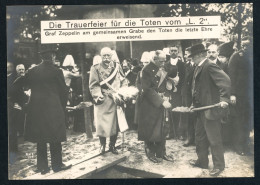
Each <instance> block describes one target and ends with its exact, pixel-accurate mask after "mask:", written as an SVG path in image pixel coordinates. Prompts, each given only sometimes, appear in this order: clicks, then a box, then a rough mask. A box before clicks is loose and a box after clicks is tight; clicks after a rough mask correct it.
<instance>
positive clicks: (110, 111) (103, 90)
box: [89, 62, 127, 146]
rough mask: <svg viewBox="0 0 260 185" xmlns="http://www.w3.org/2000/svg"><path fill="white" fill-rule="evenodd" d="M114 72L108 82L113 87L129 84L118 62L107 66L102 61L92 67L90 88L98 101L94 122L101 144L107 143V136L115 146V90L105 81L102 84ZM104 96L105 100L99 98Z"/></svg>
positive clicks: (117, 87) (95, 106) (116, 130)
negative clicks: (112, 95)
mask: <svg viewBox="0 0 260 185" xmlns="http://www.w3.org/2000/svg"><path fill="white" fill-rule="evenodd" d="M114 72H115V73H116V74H115V75H114V76H113V77H112V78H111V79H110V80H108V82H107V83H109V84H110V85H111V86H112V88H113V89H115V90H118V89H119V88H120V87H122V86H126V85H127V82H126V80H125V78H124V74H123V70H122V69H121V67H120V65H119V64H118V63H116V62H111V63H110V64H109V66H106V65H104V64H103V63H102V62H101V63H99V64H96V65H94V66H92V67H91V69H90V77H89V90H90V93H91V95H92V97H93V100H94V102H95V103H96V104H95V105H94V122H95V124H96V133H97V135H98V136H99V137H100V142H101V145H105V144H106V137H110V146H114V145H115V143H116V139H117V133H118V122H117V104H116V103H115V102H114V100H113V98H112V97H111V94H113V93H114V91H113V90H111V89H110V88H109V87H108V86H107V85H106V84H105V83H104V84H103V85H102V84H101V82H102V81H104V80H106V79H108V78H109V77H110V76H111V75H112V74H113V73H114ZM102 96H104V102H99V100H98V99H99V97H102Z"/></svg>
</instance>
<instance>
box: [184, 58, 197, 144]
mask: <svg viewBox="0 0 260 185" xmlns="http://www.w3.org/2000/svg"><path fill="white" fill-rule="evenodd" d="M194 69H195V64H193V65H192V64H191V63H190V62H187V63H185V78H184V81H183V85H182V89H181V96H182V105H183V106H184V107H190V106H191V104H192V93H191V84H192V78H193V73H194ZM195 122H196V115H195V114H190V113H182V114H181V117H180V129H181V131H182V132H183V135H184V133H187V140H188V142H189V143H194V140H195Z"/></svg>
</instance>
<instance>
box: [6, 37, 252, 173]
mask: <svg viewBox="0 0 260 185" xmlns="http://www.w3.org/2000/svg"><path fill="white" fill-rule="evenodd" d="M179 49H180V47H179V46H177V45H172V46H169V47H168V48H167V52H166V50H165V49H164V50H156V51H150V52H148V51H145V52H143V54H142V57H141V59H140V61H139V60H138V59H124V60H123V61H121V62H120V61H119V59H118V57H117V55H116V52H115V51H114V50H111V48H108V47H104V48H102V49H101V52H100V56H98V57H94V61H93V65H92V66H91V68H90V72H89V76H88V78H89V86H88V88H89V89H88V91H87V92H88V97H89V98H88V101H91V102H92V103H93V104H94V106H93V107H92V108H91V119H90V120H92V122H93V125H92V128H94V129H95V130H96V134H97V136H99V139H100V144H101V148H100V153H101V154H104V153H105V151H106V143H107V142H106V140H107V139H106V138H107V137H109V151H111V152H112V153H113V154H118V151H117V149H116V146H115V144H116V141H117V136H118V132H119V131H120V128H119V123H118V122H119V115H118V114H119V113H118V112H119V111H120V110H121V109H123V110H124V112H125V117H126V120H127V123H128V126H129V128H130V129H133V130H137V133H138V140H141V141H144V150H145V153H146V156H147V158H148V159H149V160H151V161H152V162H153V163H161V162H162V161H163V160H167V161H172V162H173V161H174V159H173V157H172V156H170V155H167V151H166V141H167V140H170V139H176V140H183V141H184V143H183V146H184V147H189V146H192V145H195V146H196V153H197V159H196V160H191V161H190V164H191V165H192V166H194V167H199V168H205V169H208V164H209V159H208V155H209V149H210V152H211V154H212V161H213V164H214V168H213V169H212V170H211V171H210V175H212V176H217V175H219V174H220V173H221V172H222V171H223V170H224V168H225V159H224V147H227V148H230V149H232V150H234V151H235V152H236V153H237V154H239V155H250V149H249V134H250V131H251V130H252V129H253V101H252V98H253V97H252V94H253V92H252V91H253V85H252V84H253V75H252V73H253V67H252V66H253V53H252V51H253V49H252V39H251V38H250V37H244V38H243V39H242V48H241V50H239V51H235V49H234V43H233V42H228V43H223V44H221V45H216V44H209V45H207V46H204V45H203V44H196V45H192V46H190V47H187V48H186V49H185V50H184V57H183V58H184V59H183V58H182V57H181V56H179V53H180V50H179ZM55 57H56V51H55V50H52V49H47V50H43V51H41V58H42V63H40V64H39V65H36V66H32V67H31V68H29V69H28V70H27V71H25V68H24V66H23V65H22V64H19V65H17V66H16V73H11V72H10V74H8V77H7V80H8V115H9V117H8V121H9V154H10V157H11V155H12V154H15V153H16V152H17V150H18V149H17V137H19V136H21V135H24V138H25V140H27V141H30V142H34V143H37V169H38V170H39V172H41V173H42V174H45V173H47V172H48V171H49V170H50V168H49V167H48V160H47V145H46V144H47V143H49V144H50V152H51V165H52V169H53V171H55V172H56V171H61V170H66V169H68V168H70V167H71V165H69V166H66V165H64V164H63V163H62V155H61V153H62V146H61V142H62V141H65V140H66V128H69V127H70V126H71V124H70V121H71V122H73V123H74V124H73V129H74V130H75V131H84V129H85V126H84V114H83V110H75V111H73V112H68V110H66V106H74V105H77V104H79V103H80V102H82V101H83V98H82V96H83V92H82V87H81V86H82V78H81V71H80V70H75V69H76V68H75V67H74V66H75V64H74V60H73V57H72V56H71V55H67V56H66V58H65V60H64V62H63V67H62V69H60V68H59V67H57V66H55V64H56V60H55ZM11 68H12V64H11V63H8V69H10V71H11ZM73 81H74V82H73ZM72 82H73V83H74V84H78V85H77V86H78V87H80V88H73V83H72ZM126 86H135V87H136V88H137V89H138V90H139V92H138V95H137V97H136V98H135V99H128V100H124V101H119V100H118V98H115V95H118V93H117V92H118V90H119V89H120V88H123V87H126ZM121 98H122V97H121ZM122 99H124V98H122ZM206 106H209V107H208V108H207V107H206ZM180 107H186V108H187V109H188V111H186V112H181V111H173V110H174V109H175V110H178V108H180ZM205 107H206V108H205ZM24 122H26V124H25V126H24ZM23 128H25V129H23ZM11 158H12V157H11Z"/></svg>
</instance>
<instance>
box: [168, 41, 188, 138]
mask: <svg viewBox="0 0 260 185" xmlns="http://www.w3.org/2000/svg"><path fill="white" fill-rule="evenodd" d="M169 53H170V58H169V60H167V61H166V64H165V69H166V71H167V73H168V78H171V79H172V80H171V81H172V84H169V83H168V85H167V90H168V91H169V93H170V94H171V97H170V102H171V104H172V107H173V108H175V107H179V106H181V104H182V97H181V89H182V85H183V81H184V77H185V67H184V62H183V61H182V59H181V58H180V57H179V56H178V54H179V46H177V45H174V46H170V47H169ZM168 82H170V81H168ZM179 122H180V113H179V112H172V113H171V115H170V130H169V135H168V136H167V139H171V138H176V139H177V138H180V139H183V136H182V135H180V133H179Z"/></svg>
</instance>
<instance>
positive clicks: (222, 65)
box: [216, 59, 228, 74]
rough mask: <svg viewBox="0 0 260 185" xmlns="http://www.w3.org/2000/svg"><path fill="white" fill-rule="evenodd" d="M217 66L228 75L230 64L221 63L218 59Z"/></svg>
mask: <svg viewBox="0 0 260 185" xmlns="http://www.w3.org/2000/svg"><path fill="white" fill-rule="evenodd" d="M216 64H217V65H218V66H219V67H220V68H221V69H222V70H223V71H224V72H225V73H226V74H227V73H228V64H227V62H226V63H222V62H220V61H219V60H218V59H217V61H216Z"/></svg>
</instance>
